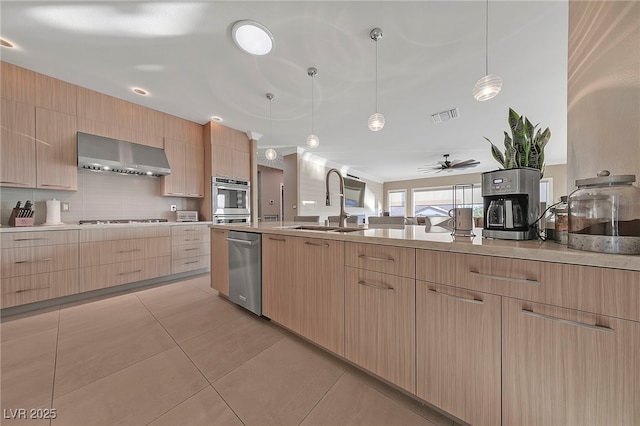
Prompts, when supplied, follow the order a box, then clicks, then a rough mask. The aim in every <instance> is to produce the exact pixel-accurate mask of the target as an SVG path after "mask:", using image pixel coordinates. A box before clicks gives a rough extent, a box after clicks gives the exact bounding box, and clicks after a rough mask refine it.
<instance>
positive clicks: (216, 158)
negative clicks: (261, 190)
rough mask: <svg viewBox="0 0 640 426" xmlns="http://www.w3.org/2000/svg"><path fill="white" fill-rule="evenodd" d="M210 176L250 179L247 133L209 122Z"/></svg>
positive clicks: (249, 151) (249, 148)
mask: <svg viewBox="0 0 640 426" xmlns="http://www.w3.org/2000/svg"><path fill="white" fill-rule="evenodd" d="M209 126H210V131H209V135H210V143H211V176H219V177H226V178H231V179H241V180H247V181H248V180H250V179H251V155H250V154H251V144H250V142H249V138H248V137H247V135H246V134H245V133H243V132H241V131H239V130H234V129H230V128H228V127H225V126H222V125H219V124H217V123H209Z"/></svg>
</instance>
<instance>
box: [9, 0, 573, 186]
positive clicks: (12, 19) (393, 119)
mask: <svg viewBox="0 0 640 426" xmlns="http://www.w3.org/2000/svg"><path fill="white" fill-rule="evenodd" d="M486 5H487V3H486V2H485V1H483V0H469V1H452V0H449V1H439V2H436V1H388V2H385V1H352V2H346V1H309V2H304V1H257V2H249V1H228V2H224V1H204V2H197V1H194V2H189V1H173V2H166V1H165V2H139V1H121V2H103V1H83V2H77V1H65V2H57V1H42V2H32V1H22V0H21V1H10V0H3V1H2V3H1V5H0V8H1V10H0V12H1V22H0V23H1V26H0V30H1V36H2V38H5V39H8V40H9V41H11V42H12V43H14V44H15V46H16V47H15V48H14V49H7V48H2V51H1V54H2V60H3V61H6V62H10V63H13V64H16V65H19V66H22V67H25V68H28V69H31V70H34V71H37V72H40V73H43V74H47V75H50V76H52V77H55V78H59V79H61V80H65V81H68V82H71V83H74V84H77V85H80V86H84V87H87V88H90V89H93V90H96V91H99V92H102V93H106V94H109V95H112V96H115V97H118V98H122V99H126V100H129V101H131V102H135V103H138V104H142V105H145V106H148V107H150V108H154V109H157V110H160V111H163V112H166V113H169V114H173V115H176V116H179V117H182V118H185V119H188V120H192V121H195V122H198V123H205V122H207V121H209V120H210V119H211V117H212V116H214V115H218V116H220V117H222V118H223V120H224V121H223V122H222V124H224V125H226V126H228V127H231V128H235V129H239V130H242V131H254V132H257V133H260V134H262V135H264V136H263V137H262V138H261V139H259V141H258V148H259V152H263V151H264V149H265V148H266V147H276V148H278V149H279V151H283V152H292V151H294V150H295V149H296V148H295V147H296V146H297V147H300V148H302V149H304V151H305V152H306V153H307V154H306V155H312V156H314V157H316V158H318V159H320V160H323V161H327V162H328V163H329V164H333V163H337V164H340V165H343V166H345V169H348V171H349V173H350V174H354V175H359V176H361V177H365V178H369V179H373V180H377V181H379V182H387V181H397V180H405V179H416V178H423V177H430V176H439V175H437V174H436V175H433V174H425V173H423V172H420V171H419V170H418V169H419V168H421V167H423V166H425V165H431V164H436V162H437V161H438V160H442V159H443V157H442V156H443V154H451V157H450V159H452V160H467V159H470V158H473V159H475V160H478V161H480V165H478V166H476V167H475V168H472V169H467V170H464V171H452V172H441V173H465V172H467V173H469V172H474V173H476V172H483V171H488V170H494V169H496V168H497V167H498V164H497V163H496V162H495V160H493V159H492V157H491V154H490V146H489V144H488V142H487V141H485V140H484V139H483V136H486V137H488V138H490V139H491V140H492V141H494V143H495V144H496V145H498V146H502V141H503V131H505V130H507V112H508V109H509V107H512V108H514V109H515V110H516V111H517V112H519V113H521V114H524V115H526V116H527V117H529V118H530V119H531V121H532V122H533V123H534V124H535V123H540V124H541V126H542V127H543V128H544V127H549V128H550V129H551V133H552V137H551V141H550V142H549V144H548V145H547V148H546V151H545V158H546V162H547V164H564V163H566V156H567V150H566V134H567V131H566V128H567V124H566V117H567V97H566V93H567V37H568V35H567V32H568V3H567V0H561V1H540V0H536V1H519V0H518V1H496V0H492V1H491V2H490V3H489V26H488V28H489V33H488V41H489V48H488V68H489V73H491V74H498V75H500V76H501V77H502V79H503V88H502V92H501V93H500V94H499V95H498V96H497V97H496V98H494V99H492V100H489V101H485V102H477V101H475V100H474V98H473V96H472V89H473V85H474V84H475V82H476V81H477V80H478V79H479V78H480V77H482V76H483V75H484V74H485V16H486V15H485V10H486V9H485V8H486ZM241 19H252V20H256V21H258V22H260V23H262V24H263V25H265V26H266V27H267V28H269V29H270V30H271V32H272V33H273V36H274V38H275V49H274V50H273V51H272V52H271V53H270V54H268V55H265V56H260V57H257V56H251V55H249V54H247V53H244V52H242V51H240V50H239V49H238V48H237V47H236V46H235V45H234V43H233V42H232V40H231V36H230V30H231V26H232V25H233V23H234V22H236V21H238V20H241ZM374 27H379V28H381V29H382V31H383V38H382V39H381V40H380V41H379V42H378V110H379V112H381V113H383V114H384V116H385V118H386V125H385V127H384V129H383V130H381V131H379V132H371V131H370V130H368V128H367V119H368V117H369V115H371V114H372V113H373V112H375V111H374V110H375V84H376V80H375V54H376V51H375V49H376V45H375V43H374V42H373V41H371V40H370V38H369V32H370V30H371V29H372V28H374ZM309 67H316V68H317V69H318V75H317V76H316V77H315V78H314V79H312V78H311V77H309V76H308V75H307V69H308V68H309ZM312 84H313V92H314V102H313V111H314V113H313V119H314V130H315V133H316V134H317V135H318V136H319V137H320V146H319V147H318V148H315V149H309V148H307V147H306V145H305V140H306V137H307V135H308V134H309V133H310V132H311V110H312V104H311V90H312ZM134 87H140V88H143V89H145V90H147V91H148V92H149V95H148V96H146V97H142V96H139V95H136V94H134V93H133V92H132V88H134ZM267 92H272V93H274V94H275V99H274V100H273V101H272V103H271V105H269V100H268V99H267V98H266V93H267ZM270 107H271V120H269V115H270V113H269V108H270ZM452 108H458V110H459V115H460V116H459V118H457V119H453V120H449V121H445V122H442V123H440V124H434V123H433V122H432V120H431V114H434V113H438V112H441V111H445V110H448V109H452ZM300 148H298V150H299V149H300Z"/></svg>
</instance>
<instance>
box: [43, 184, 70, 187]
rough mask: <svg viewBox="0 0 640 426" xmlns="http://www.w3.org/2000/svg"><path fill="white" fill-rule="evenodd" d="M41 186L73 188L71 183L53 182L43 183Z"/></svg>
mask: <svg viewBox="0 0 640 426" xmlns="http://www.w3.org/2000/svg"><path fill="white" fill-rule="evenodd" d="M40 186H48V187H51V188H71V186H70V185H56V184H53V183H42V184H40Z"/></svg>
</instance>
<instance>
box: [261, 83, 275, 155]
mask: <svg viewBox="0 0 640 426" xmlns="http://www.w3.org/2000/svg"><path fill="white" fill-rule="evenodd" d="M266 97H267V99H269V139H271V137H272V136H273V125H272V122H271V101H273V98H275V97H276V95H274V94H273V93H267V94H266ZM264 156H265V158H266V159H267V160H268V161H275V159H276V158H278V151H276V150H275V148H267V149H266V150H265V151H264Z"/></svg>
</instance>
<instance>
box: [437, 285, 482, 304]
mask: <svg viewBox="0 0 640 426" xmlns="http://www.w3.org/2000/svg"><path fill="white" fill-rule="evenodd" d="M429 291H430V292H432V293H434V294H437V295H438V296H444V297H448V298H449V299H453V300H457V301H460V302H467V303H475V304H476V305H484V300H482V299H467V298H466V297H460V296H454V295H452V294H447V293H441V292H439V291H438V290H436V289H433V288H430V289H429Z"/></svg>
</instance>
